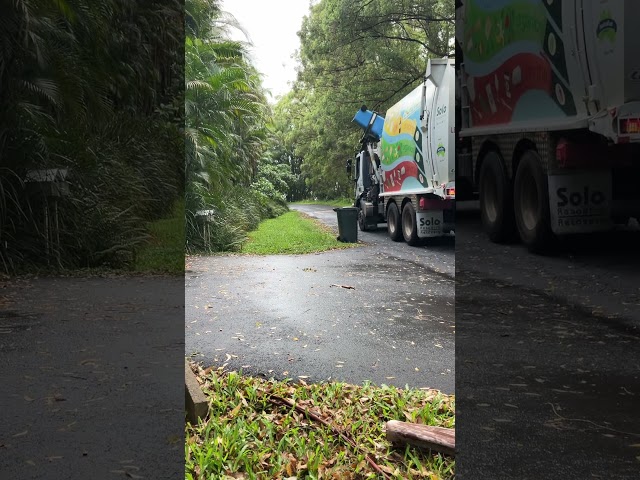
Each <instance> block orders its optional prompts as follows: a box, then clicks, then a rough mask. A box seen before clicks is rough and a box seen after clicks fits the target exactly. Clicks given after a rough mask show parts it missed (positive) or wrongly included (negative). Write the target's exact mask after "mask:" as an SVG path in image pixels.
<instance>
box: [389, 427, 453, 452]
mask: <svg viewBox="0 0 640 480" xmlns="http://www.w3.org/2000/svg"><path fill="white" fill-rule="evenodd" d="M386 431H387V440H389V442H391V443H393V444H394V445H407V444H408V445H413V446H414V447H418V448H421V449H424V450H435V451H436V452H440V453H444V454H447V455H455V450H456V430H455V428H443V427H433V426H430V425H420V424H417V423H407V422H400V421H398V420H391V421H389V422H387V424H386Z"/></svg>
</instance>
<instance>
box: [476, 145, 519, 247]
mask: <svg viewBox="0 0 640 480" xmlns="http://www.w3.org/2000/svg"><path fill="white" fill-rule="evenodd" d="M478 189H479V190H480V216H481V218H482V228H483V230H484V231H485V233H486V234H487V235H488V236H489V238H490V239H491V241H492V242H495V243H503V242H508V241H512V240H513V239H514V237H515V221H514V218H513V197H512V193H511V182H510V181H509V177H508V175H507V171H506V168H505V165H504V162H503V160H502V157H501V156H500V155H499V154H498V152H495V151H490V152H488V153H487V154H485V156H484V159H483V161H482V167H480V181H479V183H478Z"/></svg>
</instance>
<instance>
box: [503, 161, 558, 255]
mask: <svg viewBox="0 0 640 480" xmlns="http://www.w3.org/2000/svg"><path fill="white" fill-rule="evenodd" d="M513 190H514V207H515V208H514V210H515V212H514V213H515V219H516V225H517V227H518V233H519V234H520V239H521V240H522V243H524V244H525V245H526V246H527V248H528V249H529V250H530V251H531V252H534V253H541V252H543V251H545V250H546V249H548V248H549V247H550V246H551V244H552V240H553V234H552V232H551V225H550V220H549V194H548V191H547V176H546V175H545V173H544V171H543V170H542V165H541V163H540V157H539V156H538V153H537V152H536V151H534V150H529V151H528V152H526V153H525V154H524V155H523V156H522V159H521V160H520V164H519V165H518V171H517V172H516V178H515V181H514V184H513Z"/></svg>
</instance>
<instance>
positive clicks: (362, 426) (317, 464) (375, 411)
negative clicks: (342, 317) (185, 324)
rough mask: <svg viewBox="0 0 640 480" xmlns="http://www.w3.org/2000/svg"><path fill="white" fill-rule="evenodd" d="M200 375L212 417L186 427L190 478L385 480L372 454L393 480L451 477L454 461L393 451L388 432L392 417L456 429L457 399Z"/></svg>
mask: <svg viewBox="0 0 640 480" xmlns="http://www.w3.org/2000/svg"><path fill="white" fill-rule="evenodd" d="M196 373H197V374H198V375H199V378H200V380H201V383H202V387H203V390H204V392H205V394H206V395H207V396H208V398H209V415H208V417H207V418H206V419H205V420H201V421H200V422H199V424H198V425H191V424H189V423H187V426H186V439H187V441H186V446H185V457H186V465H185V468H186V472H185V478H186V479H202V478H245V479H267V478H288V477H296V478H298V479H303V478H309V479H317V478H340V479H346V480H349V479H368V478H379V477H378V476H377V474H376V473H375V472H374V470H373V468H372V467H371V466H370V465H369V464H368V463H367V462H366V461H365V456H366V455H369V456H370V457H371V458H373V459H374V461H375V462H376V463H377V464H378V465H379V466H380V467H381V469H382V470H383V471H385V472H386V473H388V474H389V475H390V476H391V477H392V478H398V479H399V478H403V479H429V480H438V479H450V478H452V477H453V474H454V469H455V461H454V459H453V458H451V457H449V456H445V455H442V454H438V453H427V452H423V451H420V450H416V449H413V448H411V447H406V448H404V449H394V448H392V446H391V445H390V444H389V443H388V442H387V440H386V438H385V434H384V432H383V426H384V424H385V423H386V422H387V421H389V420H402V421H407V422H414V423H423V424H426V425H437V426H442V427H454V426H455V398H454V397H453V396H446V395H443V394H441V393H440V392H438V391H435V390H426V389H425V390H423V389H403V390H401V389H397V388H395V387H390V386H385V385H383V386H380V387H376V386H373V385H370V384H364V385H362V386H356V385H349V384H344V383H319V384H309V385H307V384H306V383H304V381H303V380H302V381H301V382H300V383H296V384H293V383H291V382H289V381H281V382H280V381H274V380H271V381H266V380H263V379H259V378H252V377H247V376H243V375H242V374H239V373H236V372H231V373H225V372H223V371H222V370H221V369H219V370H212V369H207V370H202V369H201V368H200V367H196ZM270 394H275V395H278V396H280V397H282V398H284V399H287V400H290V401H293V402H294V403H295V404H297V405H298V406H301V407H304V408H305V409H306V410H307V411H312V412H314V413H315V414H316V415H318V416H320V417H321V418H322V419H323V420H325V421H326V422H328V423H329V424H330V425H331V426H333V427H334V428H337V429H340V430H342V431H343V432H345V433H346V434H347V435H348V436H349V437H351V439H353V440H354V441H355V443H356V445H357V448H356V447H353V446H351V445H349V444H348V443H347V442H346V441H345V440H344V439H343V438H341V437H340V436H339V435H337V434H336V432H335V430H333V429H332V428H331V427H330V426H325V425H323V424H322V423H320V422H318V421H316V420H314V419H312V418H311V417H307V416H306V415H305V414H303V413H300V412H298V411H296V410H294V409H293V408H291V407H289V406H282V405H281V404H280V405H279V404H277V403H274V402H272V401H270V400H269V398H270ZM225 476H228V477H225Z"/></svg>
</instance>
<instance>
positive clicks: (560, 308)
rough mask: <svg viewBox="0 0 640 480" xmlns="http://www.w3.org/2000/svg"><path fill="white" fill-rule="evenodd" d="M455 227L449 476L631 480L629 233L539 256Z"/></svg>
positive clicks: (635, 268) (635, 278) (637, 389)
mask: <svg viewBox="0 0 640 480" xmlns="http://www.w3.org/2000/svg"><path fill="white" fill-rule="evenodd" d="M457 222H458V223H457V239H456V240H457V245H456V324H457V327H456V375H457V376H456V393H457V397H456V427H457V428H456V429H457V435H456V437H457V438H456V447H457V449H458V451H459V453H458V455H457V456H456V469H457V477H458V478H460V479H462V480H467V479H469V480H479V479H515V478H517V479H547V478H548V479H558V478H562V479H595V478H601V479H613V478H615V479H629V480H630V479H637V478H640V474H639V472H640V354H639V352H640V308H639V307H640V297H639V295H638V294H639V293H640V290H639V288H640V277H639V273H638V272H640V268H639V266H640V258H639V256H638V254H637V253H636V252H637V245H638V244H640V243H639V242H638V240H639V238H638V233H637V232H625V233H618V234H613V235H611V234H610V235H603V236H598V237H597V238H596V239H595V241H594V242H587V241H584V240H582V241H577V243H574V244H565V245H564V246H563V247H561V248H560V249H559V250H558V252H557V253H556V255H554V256H552V257H540V256H536V255H531V254H529V253H528V252H527V251H526V250H525V249H524V248H523V247H522V246H521V245H495V244H492V243H490V242H489V241H488V240H486V239H485V237H484V235H483V234H482V232H481V226H480V220H479V216H478V214H477V211H476V210H474V208H473V205H469V207H468V208H465V206H464V205H463V206H462V208H458V212H457ZM574 240H575V239H574Z"/></svg>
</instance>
